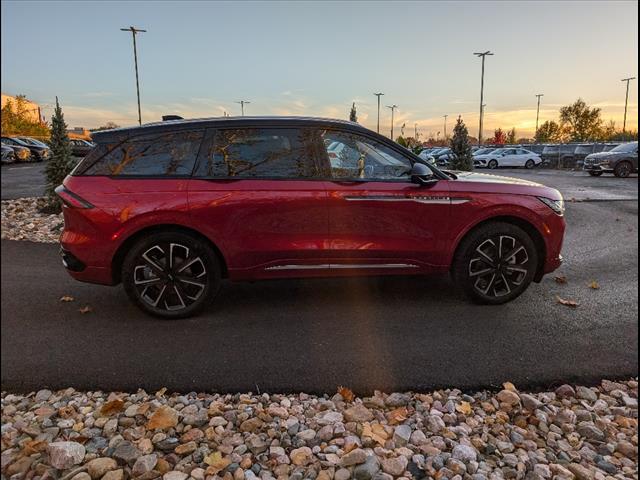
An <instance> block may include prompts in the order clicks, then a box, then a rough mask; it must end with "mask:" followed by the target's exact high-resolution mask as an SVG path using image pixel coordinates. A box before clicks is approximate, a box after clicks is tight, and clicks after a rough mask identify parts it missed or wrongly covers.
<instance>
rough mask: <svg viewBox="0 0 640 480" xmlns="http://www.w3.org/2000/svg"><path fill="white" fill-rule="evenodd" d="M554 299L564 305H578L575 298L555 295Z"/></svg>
mask: <svg viewBox="0 0 640 480" xmlns="http://www.w3.org/2000/svg"><path fill="white" fill-rule="evenodd" d="M556 301H557V302H558V303H559V304H561V305H566V306H567V307H572V308H576V307H577V306H578V302H576V301H575V300H565V299H564V298H560V297H558V296H557V295H556Z"/></svg>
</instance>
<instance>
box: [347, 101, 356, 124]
mask: <svg viewBox="0 0 640 480" xmlns="http://www.w3.org/2000/svg"><path fill="white" fill-rule="evenodd" d="M349 121H351V122H357V121H358V113H357V112H356V102H353V104H352V105H351V112H349Z"/></svg>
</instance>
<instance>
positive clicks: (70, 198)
mask: <svg viewBox="0 0 640 480" xmlns="http://www.w3.org/2000/svg"><path fill="white" fill-rule="evenodd" d="M55 192H56V194H57V195H58V196H59V197H60V198H61V199H62V201H63V202H64V203H65V205H68V206H69V207H74V208H93V205H91V204H90V203H89V202H87V201H86V200H85V199H84V198H82V197H80V196H78V195H76V194H75V193H73V192H71V191H69V190H67V189H66V188H65V186H64V185H58V187H56V190H55Z"/></svg>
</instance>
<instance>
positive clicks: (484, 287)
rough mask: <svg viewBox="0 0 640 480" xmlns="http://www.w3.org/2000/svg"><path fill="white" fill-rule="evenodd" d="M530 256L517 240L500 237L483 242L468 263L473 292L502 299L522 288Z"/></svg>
mask: <svg viewBox="0 0 640 480" xmlns="http://www.w3.org/2000/svg"><path fill="white" fill-rule="evenodd" d="M528 263H529V254H528V252H527V249H526V248H525V247H524V245H522V243H520V242H519V241H518V240H517V239H516V238H514V237H512V236H509V235H497V236H495V237H491V238H488V239H486V240H484V241H483V242H482V243H481V244H480V245H478V247H477V248H476V249H475V251H474V255H473V256H472V258H471V260H470V261H469V266H468V274H469V278H470V279H472V280H473V288H474V289H475V290H476V291H477V292H478V293H480V294H482V295H485V296H489V297H503V296H505V295H509V294H510V293H511V292H512V291H514V290H517V288H518V287H520V286H521V285H522V284H523V282H524V280H525V278H526V277H527V274H528V273H529V268H528Z"/></svg>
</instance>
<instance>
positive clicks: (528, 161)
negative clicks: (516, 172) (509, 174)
mask: <svg viewBox="0 0 640 480" xmlns="http://www.w3.org/2000/svg"><path fill="white" fill-rule="evenodd" d="M535 166H536V162H534V161H533V160H531V159H529V160H527V162H526V163H525V164H524V168H527V169H529V170H531V169H532V168H533V167H535Z"/></svg>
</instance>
